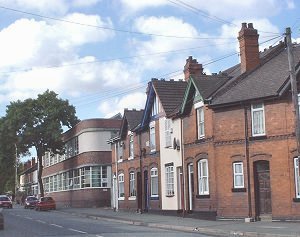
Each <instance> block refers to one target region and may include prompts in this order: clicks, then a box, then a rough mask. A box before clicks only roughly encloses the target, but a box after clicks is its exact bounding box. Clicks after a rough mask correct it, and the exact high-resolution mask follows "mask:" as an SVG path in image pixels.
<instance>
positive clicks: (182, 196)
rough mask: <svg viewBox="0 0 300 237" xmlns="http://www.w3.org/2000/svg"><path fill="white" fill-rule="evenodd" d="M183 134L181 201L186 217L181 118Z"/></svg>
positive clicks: (181, 120) (182, 149)
mask: <svg viewBox="0 0 300 237" xmlns="http://www.w3.org/2000/svg"><path fill="white" fill-rule="evenodd" d="M180 123H181V124H180V125H181V134H180V140H181V141H180V144H181V162H182V182H181V202H182V204H181V205H182V217H185V210H186V195H185V167H184V166H185V164H184V144H183V118H180Z"/></svg>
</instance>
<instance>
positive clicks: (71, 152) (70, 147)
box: [65, 137, 79, 158]
mask: <svg viewBox="0 0 300 237" xmlns="http://www.w3.org/2000/svg"><path fill="white" fill-rule="evenodd" d="M65 150H66V158H70V157H72V156H75V155H77V154H78V151H79V145H78V137H74V138H72V139H71V140H69V141H67V142H66V144H65Z"/></svg>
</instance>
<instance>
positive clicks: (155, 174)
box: [150, 168, 158, 197]
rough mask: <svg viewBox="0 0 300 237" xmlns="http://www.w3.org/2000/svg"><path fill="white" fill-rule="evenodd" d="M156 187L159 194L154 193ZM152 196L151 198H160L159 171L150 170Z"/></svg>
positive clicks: (155, 169)
mask: <svg viewBox="0 0 300 237" xmlns="http://www.w3.org/2000/svg"><path fill="white" fill-rule="evenodd" d="M154 187H156V189H157V190H156V191H157V193H153V191H154ZM150 195H151V197H158V169H157V168H152V169H151V170H150Z"/></svg>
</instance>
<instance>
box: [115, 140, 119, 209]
mask: <svg viewBox="0 0 300 237" xmlns="http://www.w3.org/2000/svg"><path fill="white" fill-rule="evenodd" d="M115 167H116V176H115V177H114V178H115V179H116V182H114V184H115V185H116V187H115V190H114V191H115V193H114V199H115V211H118V209H119V184H118V182H119V180H118V160H117V142H116V143H115Z"/></svg>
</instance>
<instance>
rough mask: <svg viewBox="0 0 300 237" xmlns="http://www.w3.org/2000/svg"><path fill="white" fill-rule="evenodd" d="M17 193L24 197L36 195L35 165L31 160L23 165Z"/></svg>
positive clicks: (33, 159)
mask: <svg viewBox="0 0 300 237" xmlns="http://www.w3.org/2000/svg"><path fill="white" fill-rule="evenodd" d="M19 182H20V188H19V191H21V192H24V194H25V195H38V177H37V163H36V160H35V158H31V160H28V161H26V162H25V163H24V167H23V172H21V173H20V181H19Z"/></svg>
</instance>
